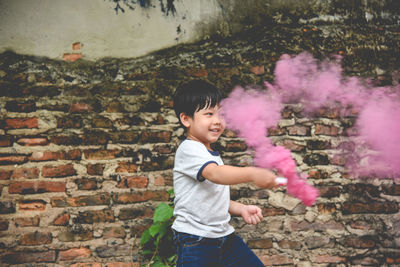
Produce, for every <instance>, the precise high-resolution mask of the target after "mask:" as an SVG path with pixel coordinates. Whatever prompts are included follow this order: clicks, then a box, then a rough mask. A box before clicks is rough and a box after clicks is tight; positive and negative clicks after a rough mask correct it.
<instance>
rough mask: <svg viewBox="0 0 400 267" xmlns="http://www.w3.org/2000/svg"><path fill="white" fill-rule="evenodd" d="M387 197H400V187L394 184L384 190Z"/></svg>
mask: <svg viewBox="0 0 400 267" xmlns="http://www.w3.org/2000/svg"><path fill="white" fill-rule="evenodd" d="M383 191H384V192H385V194H386V195H391V196H400V185H399V184H394V185H390V186H386V187H384V188H383Z"/></svg>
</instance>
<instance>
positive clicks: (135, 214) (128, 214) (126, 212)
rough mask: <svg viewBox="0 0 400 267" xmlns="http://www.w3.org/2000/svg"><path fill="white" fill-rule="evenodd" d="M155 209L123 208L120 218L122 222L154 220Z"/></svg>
mask: <svg viewBox="0 0 400 267" xmlns="http://www.w3.org/2000/svg"><path fill="white" fill-rule="evenodd" d="M153 214H154V209H152V208H146V207H139V208H122V209H121V210H120V211H119V214H118V218H119V219H120V220H123V221H124V220H131V219H143V218H152V217H153Z"/></svg>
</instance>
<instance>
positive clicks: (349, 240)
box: [344, 236, 376, 248]
mask: <svg viewBox="0 0 400 267" xmlns="http://www.w3.org/2000/svg"><path fill="white" fill-rule="evenodd" d="M374 239H376V238H374V237H373V236H348V237H346V238H345V240H344V244H345V245H346V246H347V247H353V248H373V247H375V246H376V242H375V240H374Z"/></svg>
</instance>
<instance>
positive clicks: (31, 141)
mask: <svg viewBox="0 0 400 267" xmlns="http://www.w3.org/2000/svg"><path fill="white" fill-rule="evenodd" d="M17 143H18V144H19V145H22V146H45V145H47V144H48V143H49V141H48V140H47V138H20V139H18V140H17Z"/></svg>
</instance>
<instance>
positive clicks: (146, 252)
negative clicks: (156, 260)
mask: <svg viewBox="0 0 400 267" xmlns="http://www.w3.org/2000/svg"><path fill="white" fill-rule="evenodd" d="M141 254H142V255H152V254H153V251H151V250H149V249H145V250H142V252H141Z"/></svg>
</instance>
